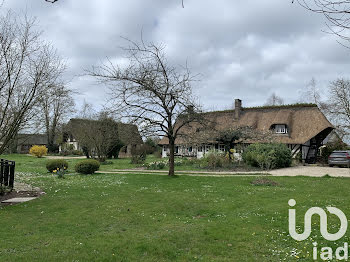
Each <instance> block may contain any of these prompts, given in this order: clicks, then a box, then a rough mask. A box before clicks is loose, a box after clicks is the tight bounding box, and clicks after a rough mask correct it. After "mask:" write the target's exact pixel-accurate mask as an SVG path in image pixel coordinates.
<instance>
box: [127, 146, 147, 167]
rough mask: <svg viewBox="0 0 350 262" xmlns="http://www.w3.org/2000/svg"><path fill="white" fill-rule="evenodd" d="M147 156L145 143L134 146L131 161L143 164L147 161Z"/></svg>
mask: <svg viewBox="0 0 350 262" xmlns="http://www.w3.org/2000/svg"><path fill="white" fill-rule="evenodd" d="M146 156H147V151H146V147H145V146H144V145H142V146H137V147H133V148H132V149H131V163H132V164H142V163H144V162H145V160H146Z"/></svg>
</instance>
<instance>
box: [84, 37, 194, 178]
mask: <svg viewBox="0 0 350 262" xmlns="http://www.w3.org/2000/svg"><path fill="white" fill-rule="evenodd" d="M129 43H130V46H129V47H127V48H125V49H124V51H126V53H127V55H128V57H129V64H128V65H127V66H122V65H118V64H113V63H112V62H108V63H106V64H104V65H102V66H98V67H93V69H92V70H91V71H90V72H89V74H90V75H91V76H93V77H96V78H97V79H98V80H99V81H100V82H102V83H107V84H109V85H111V92H112V97H111V98H112V101H113V108H120V109H122V110H120V111H119V113H120V115H121V116H122V117H126V118H128V119H132V120H133V121H134V122H135V123H138V124H139V126H140V127H141V128H142V129H143V130H144V131H152V132H153V134H158V135H165V136H166V137H167V138H168V140H169V149H170V158H169V176H173V175H174V154H175V140H176V138H177V137H178V136H179V135H180V133H181V129H182V128H183V127H184V126H186V125H187V124H188V123H190V122H192V121H193V120H194V119H195V117H196V114H195V112H196V111H197V110H198V106H197V104H196V102H195V99H194V97H193V95H192V88H191V85H190V83H191V81H192V80H193V77H192V76H191V74H190V72H189V70H188V68H187V67H184V68H182V69H181V70H180V69H178V68H176V67H173V66H171V65H170V63H169V62H168V61H167V59H166V57H165V53H164V48H163V47H162V46H157V45H154V44H148V45H146V44H145V43H143V42H142V43H141V44H138V43H135V42H132V41H129Z"/></svg>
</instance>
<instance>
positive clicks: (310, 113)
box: [160, 99, 334, 161]
mask: <svg viewBox="0 0 350 262" xmlns="http://www.w3.org/2000/svg"><path fill="white" fill-rule="evenodd" d="M201 117H202V121H201V123H198V122H197V123H193V124H190V125H188V126H186V127H185V128H184V129H183V130H182V131H181V135H180V136H179V138H178V139H177V140H176V142H175V143H176V146H177V147H178V148H177V151H179V149H182V151H184V152H186V149H184V147H188V145H189V144H192V145H191V148H190V149H191V151H192V152H191V153H192V154H191V155H195V156H198V155H199V156H202V155H203V154H204V153H205V152H206V151H207V150H208V148H209V149H210V148H214V147H215V148H217V149H220V145H216V144H215V141H214V140H215V139H210V138H209V137H210V134H212V136H213V133H215V132H218V131H223V130H230V129H237V128H242V127H249V128H251V129H252V130H254V131H255V132H256V133H260V134H262V135H260V136H258V135H257V136H255V138H254V136H253V137H251V138H250V139H248V140H246V141H241V142H242V143H246V144H250V143H256V142H268V141H267V140H269V141H271V140H273V141H275V142H279V143H284V144H287V145H288V146H289V147H290V148H291V149H292V150H293V154H294V155H296V154H297V153H298V152H300V151H301V152H302V153H303V158H304V159H305V160H310V161H314V160H315V157H316V153H317V149H318V148H319V147H320V146H321V145H322V141H323V140H324V139H325V138H326V137H327V135H328V134H329V133H330V132H331V131H332V130H333V129H334V128H333V126H332V124H331V123H330V122H329V121H328V120H327V119H326V117H325V116H324V115H323V113H322V112H321V111H320V110H319V108H318V107H317V106H316V105H314V104H294V105H282V106H263V107H250V108H244V107H242V102H241V100H239V99H236V100H235V109H233V110H224V111H215V112H207V113H202V114H201ZM203 120H204V121H203ZM203 123H205V124H203ZM191 137H192V138H193V137H196V138H197V140H191V139H189V138H191ZM198 138H205V139H206V141H203V140H202V141H200V140H198ZM264 140H265V141H264ZM191 141H192V143H191ZM167 144H168V140H167V138H166V137H164V138H163V139H162V140H161V141H160V145H162V146H163V148H164V150H166V149H167V148H166V147H167ZM193 144H196V146H195V145H193ZM207 144H208V145H207ZM210 144H211V145H210ZM183 149H184V150H183Z"/></svg>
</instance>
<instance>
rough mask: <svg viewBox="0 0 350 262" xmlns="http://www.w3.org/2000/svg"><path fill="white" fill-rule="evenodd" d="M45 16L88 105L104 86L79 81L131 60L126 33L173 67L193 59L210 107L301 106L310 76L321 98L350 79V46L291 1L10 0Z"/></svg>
mask: <svg viewBox="0 0 350 262" xmlns="http://www.w3.org/2000/svg"><path fill="white" fill-rule="evenodd" d="M7 8H11V9H13V10H15V11H16V12H23V11H24V10H26V12H27V13H28V14H29V15H31V16H35V17H37V19H38V28H40V29H42V30H43V31H44V34H43V37H44V38H45V39H46V40H48V41H50V42H52V43H53V44H54V45H55V47H56V48H57V49H58V51H59V53H60V54H61V55H62V56H63V57H64V58H65V59H66V60H67V61H68V65H69V69H68V71H67V74H66V77H67V79H70V80H71V83H70V85H71V87H72V88H74V89H76V90H78V91H79V93H80V94H79V95H78V96H77V104H78V105H79V104H81V103H82V101H84V100H86V101H87V102H89V103H92V104H94V105H95V106H96V107H100V106H101V105H102V104H103V103H104V100H105V98H106V96H107V95H106V92H107V89H106V88H105V87H103V86H101V85H98V84H96V83H95V82H94V81H93V80H92V79H90V78H89V77H86V76H82V74H83V69H84V68H89V67H91V66H92V65H96V64H98V63H100V62H101V61H103V60H104V59H106V57H109V58H110V59H112V60H113V61H120V60H122V58H123V57H124V55H123V52H122V51H121V49H120V46H125V45H126V43H125V41H124V40H123V39H122V38H121V36H124V37H127V38H130V39H132V40H136V41H137V40H139V39H140V34H141V31H142V32H143V38H144V39H145V41H152V42H154V43H162V44H164V45H166V53H167V55H168V59H169V61H170V62H171V63H173V64H174V65H184V64H185V63H186V62H187V63H188V66H189V67H190V69H191V71H192V73H194V74H199V76H198V77H197V78H198V79H199V80H200V81H198V82H196V83H194V84H193V88H194V92H195V94H196V95H197V96H198V97H199V98H200V101H201V103H202V105H203V106H204V108H205V109H224V108H225V109H226V108H229V107H230V106H232V103H233V100H234V98H240V99H242V100H243V106H257V105H261V104H263V103H264V102H265V101H266V100H267V98H268V96H269V95H271V94H272V93H273V92H275V93H276V94H277V95H279V96H281V97H283V98H284V100H285V102H286V103H293V102H297V101H298V99H299V98H300V92H301V90H303V89H305V87H306V86H307V84H308V82H310V80H311V78H312V77H314V78H315V79H316V81H317V84H318V88H319V89H320V90H321V91H323V92H324V90H326V89H327V86H328V84H329V82H330V81H333V80H335V79H336V78H338V77H344V78H350V72H349V70H348V69H349V68H350V49H346V48H344V47H342V46H341V45H339V44H338V43H337V42H336V38H335V37H334V36H332V35H329V34H326V33H323V32H322V30H325V29H326V26H325V20H324V18H323V17H322V16H320V15H317V14H314V13H310V12H308V11H306V10H304V9H303V8H301V7H300V6H299V5H297V4H292V3H291V1H290V0H259V1H257V0H236V1H232V0H216V1H212V0H200V1H199V0H185V8H182V6H181V0H168V1H164V0H127V1H125V0H124V1H122V0H59V1H58V2H56V3H55V4H50V3H47V2H45V1H44V0H5V4H4V6H3V8H2V9H3V11H4V10H6V9H7Z"/></svg>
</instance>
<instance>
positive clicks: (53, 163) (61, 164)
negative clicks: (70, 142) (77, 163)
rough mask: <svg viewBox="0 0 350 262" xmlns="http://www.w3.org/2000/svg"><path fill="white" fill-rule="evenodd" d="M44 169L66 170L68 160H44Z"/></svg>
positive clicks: (51, 170) (50, 170)
mask: <svg viewBox="0 0 350 262" xmlns="http://www.w3.org/2000/svg"><path fill="white" fill-rule="evenodd" d="M46 169H47V170H48V171H49V172H51V173H52V172H53V171H54V170H57V169H64V170H66V169H68V162H67V161H66V160H63V159H52V160H49V161H47V162H46Z"/></svg>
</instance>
